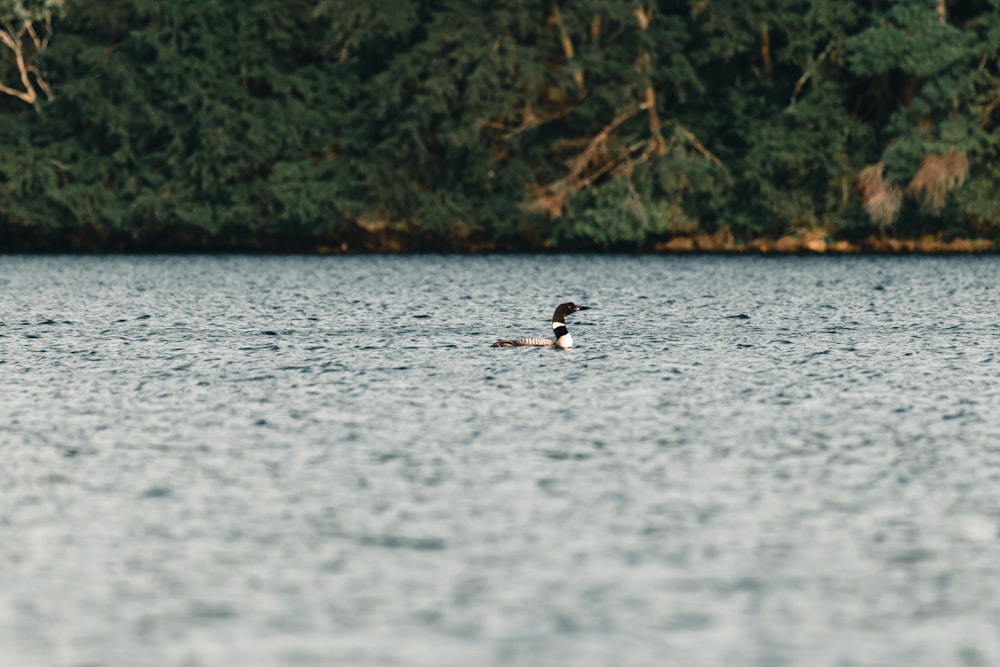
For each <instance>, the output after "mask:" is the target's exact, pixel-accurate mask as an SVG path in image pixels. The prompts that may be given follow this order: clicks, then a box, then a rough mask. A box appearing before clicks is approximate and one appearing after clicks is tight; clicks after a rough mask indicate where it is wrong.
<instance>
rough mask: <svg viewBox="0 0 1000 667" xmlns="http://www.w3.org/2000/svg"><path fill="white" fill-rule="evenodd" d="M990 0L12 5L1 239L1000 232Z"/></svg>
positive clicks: (759, 240)
mask: <svg viewBox="0 0 1000 667" xmlns="http://www.w3.org/2000/svg"><path fill="white" fill-rule="evenodd" d="M997 9H998V7H997V4H996V2H995V1H993V0H905V1H903V2H874V3H873V2H869V1H867V0H866V1H861V0H843V1H841V2H828V1H821V0H811V1H810V0H767V1H763V0H760V1H758V0H754V1H751V2H745V1H743V0H678V1H671V2H666V1H661V2H638V1H637V2H622V1H620V0H575V1H574V0H544V1H543V0H538V1H530V0H526V1H524V2H511V3H497V2H492V1H491V2H486V1H483V0H470V1H468V2H461V3H456V2H448V1H445V0H384V1H381V2H357V1H356V0H352V1H350V2H348V1H347V0H296V1H293V2H288V1H287V0H259V1H257V2H253V3H244V2H237V1H236V0H190V1H187V2H162V1H155V0H109V1H108V2H102V3H92V2H83V0H0V151H2V154H3V156H4V159H3V160H2V161H0V252H25V251H71V252H105V251H144V252H149V251H227V250H229V251H265V252H266V251H272V252H286V251H295V252H319V253H340V252H413V251H417V252H420V251H449V252H488V251H493V252H501V251H581V250H613V251H645V252H761V253H776V252H801V253H850V252H952V253H954V252H996V251H997V250H998V248H1000V245H998V244H1000V207H998V206H997V205H996V202H997V201H998V199H1000V160H998V158H1000V135H998V134H997V132H996V131H995V125H996V122H997V121H998V119H1000V115H998V114H1000V11H997Z"/></svg>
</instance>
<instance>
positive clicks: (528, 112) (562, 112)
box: [481, 103, 570, 140]
mask: <svg viewBox="0 0 1000 667" xmlns="http://www.w3.org/2000/svg"><path fill="white" fill-rule="evenodd" d="M569 112H570V108H569V107H566V108H563V109H559V110H558V111H553V112H551V113H547V114H543V115H538V114H536V113H535V111H534V110H533V109H532V108H531V105H530V104H527V103H525V105H524V107H522V108H521V122H520V123H519V124H518V125H516V126H511V125H508V124H507V123H504V122H502V121H499V120H489V121H484V122H483V123H481V126H482V127H488V128H490V129H492V130H497V131H498V132H503V139H505V140H509V139H513V138H514V137H516V136H517V135H519V134H521V133H522V132H528V131H529V130H533V129H535V128H536V127H541V126H542V125H545V124H546V123H551V122H552V121H554V120H559V119H560V118H565V117H566V116H568V115H569Z"/></svg>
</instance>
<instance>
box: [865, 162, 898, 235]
mask: <svg viewBox="0 0 1000 667" xmlns="http://www.w3.org/2000/svg"><path fill="white" fill-rule="evenodd" d="M884 172H885V162H876V163H875V164H870V165H868V166H867V167H865V168H864V169H862V170H861V171H860V172H858V178H857V188H858V192H860V193H861V205H862V206H864V208H865V211H866V212H867V213H868V216H869V217H870V218H871V219H872V220H875V221H877V222H879V223H880V224H881V225H882V226H884V227H887V226H889V225H891V224H892V221H893V220H894V219H895V218H896V214H898V213H899V207H900V205H901V204H902V203H903V191H902V189H901V188H900V187H899V185H898V184H896V183H894V182H892V181H887V180H885V178H883V176H882V174H883V173H884Z"/></svg>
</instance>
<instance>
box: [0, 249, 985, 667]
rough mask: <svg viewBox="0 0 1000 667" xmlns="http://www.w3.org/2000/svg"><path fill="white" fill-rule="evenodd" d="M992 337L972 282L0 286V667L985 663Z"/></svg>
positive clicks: (410, 263) (575, 259) (224, 264)
mask: <svg viewBox="0 0 1000 667" xmlns="http://www.w3.org/2000/svg"><path fill="white" fill-rule="evenodd" d="M565 300H573V301H576V302H577V303H582V304H585V305H590V306H593V307H594V309H593V310H589V311H586V312H584V313H579V314H577V315H575V316H573V317H572V318H571V319H570V321H569V327H570V330H571V331H572V332H573V335H574V337H575V339H576V341H577V347H576V348H575V349H573V350H569V351H560V350H546V349H533V348H531V349H529V348H514V349H492V348H490V347H489V344H490V343H491V342H492V341H493V340H495V339H497V338H507V337H521V336H538V335H547V334H548V333H549V325H548V319H549V317H550V316H551V312H552V310H553V309H554V307H555V305H556V304H558V303H559V302H561V301H565ZM998 314H1000V258H949V259H933V258H838V259H833V258H814V259H803V258H783V259H761V258H714V257H713V258H697V257H684V258H662V257H645V258H635V257H590V256H560V257H471V258H468V257H466V258H451V257H447V258H446V257H391V258H387V257H347V258H341V257H330V258H251V257H154V258H150V257H121V258H119V257H116V258H65V257H0V417H2V419H0V664H2V665H12V666H13V665H18V666H26V667H33V666H36V665H37V666H39V667H42V666H45V667H48V666H56V667H62V666H67V667H70V666H72V667H83V666H89V667H104V666H108V667H115V666H119V665H131V666H147V665H148V666H156V667H163V666H173V665H177V666H185V667H197V666H201V665H206V666H212V667H215V666H231V665H241V666H249V667H255V666H260V667H265V666H272V665H295V666H298V665H351V666H360V667H365V666H369V665H379V666H380V665H407V666H409V665H417V666H427V667H431V666H434V667H438V666H459V665H484V666H489V665H497V666H499V665H526V666H527V665H532V666H534V665H548V666H561V665H567V666H570V665H572V666H574V667H586V666H590V665H594V666H598V665H612V664H614V665H654V664H657V665H662V664H673V665H806V664H808V665H852V666H862V665H863V666H869V665H887V666H888V665H904V664H905V665H995V664H1000V323H998Z"/></svg>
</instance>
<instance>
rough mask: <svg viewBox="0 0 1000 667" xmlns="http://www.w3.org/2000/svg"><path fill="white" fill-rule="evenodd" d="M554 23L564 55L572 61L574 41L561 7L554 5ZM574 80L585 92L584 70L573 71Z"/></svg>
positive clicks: (576, 69)
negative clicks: (564, 20)
mask: <svg viewBox="0 0 1000 667" xmlns="http://www.w3.org/2000/svg"><path fill="white" fill-rule="evenodd" d="M552 23H554V24H555V26H556V28H557V29H558V30H559V41H560V42H561V43H562V48H563V55H565V56H566V60H572V59H573V55H574V53H575V51H574V49H573V40H572V39H571V38H570V36H569V31H567V30H566V24H565V23H563V18H562V13H561V12H560V11H559V5H558V4H556V3H554V2H553V3H552ZM573 80H574V81H576V86H577V88H579V89H580V90H583V86H584V77H583V70H582V69H581V68H579V67H576V68H574V69H573Z"/></svg>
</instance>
